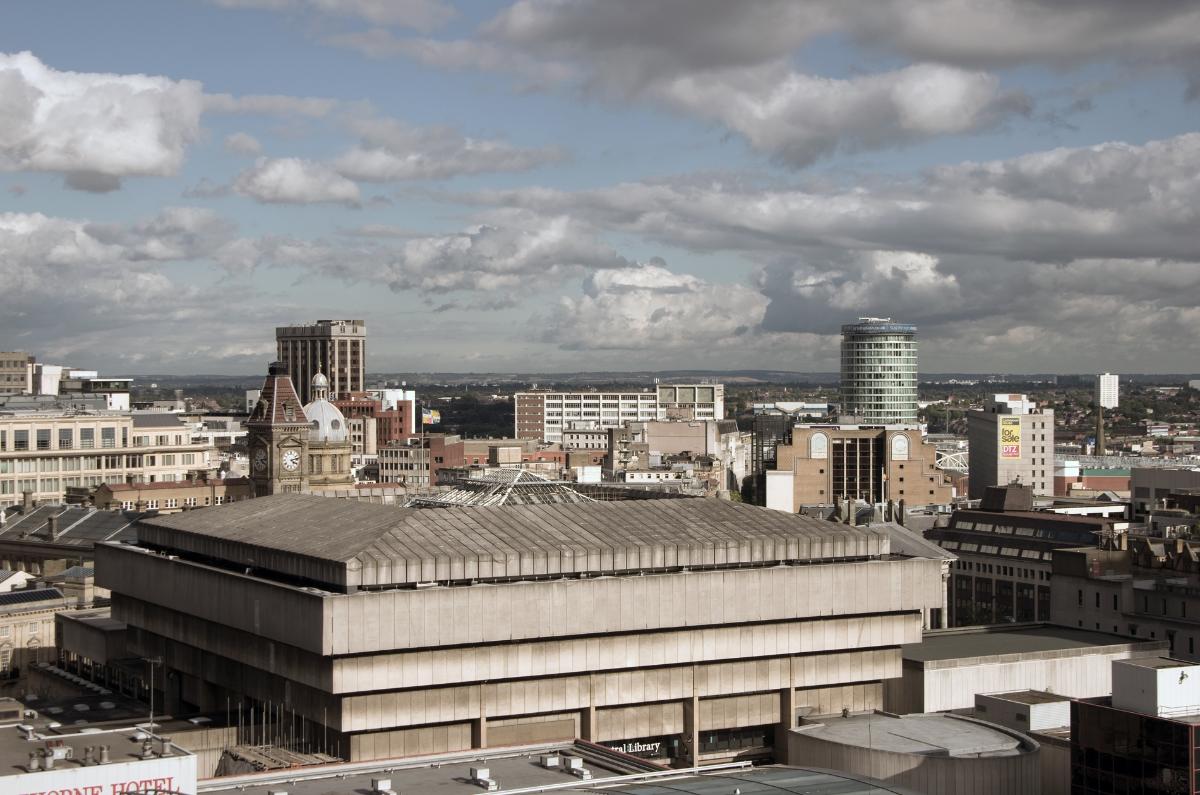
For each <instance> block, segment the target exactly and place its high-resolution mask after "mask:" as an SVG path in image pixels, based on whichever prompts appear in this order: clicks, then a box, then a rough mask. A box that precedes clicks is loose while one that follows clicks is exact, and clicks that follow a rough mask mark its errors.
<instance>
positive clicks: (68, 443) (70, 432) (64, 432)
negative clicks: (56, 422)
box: [58, 428, 75, 450]
mask: <svg viewBox="0 0 1200 795" xmlns="http://www.w3.org/2000/svg"><path fill="white" fill-rule="evenodd" d="M74 446H75V430H74V429H73V428H59V429H58V449H59V450H70V449H71V448H72V447H74Z"/></svg>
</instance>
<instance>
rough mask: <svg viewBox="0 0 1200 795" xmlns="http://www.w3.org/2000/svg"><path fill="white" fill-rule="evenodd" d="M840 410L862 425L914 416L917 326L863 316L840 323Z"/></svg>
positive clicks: (910, 419)
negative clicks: (856, 419) (851, 321)
mask: <svg viewBox="0 0 1200 795" xmlns="http://www.w3.org/2000/svg"><path fill="white" fill-rule="evenodd" d="M841 391H842V414H845V415H850V416H853V417H857V418H859V420H860V421H861V422H862V423H864V424H867V425H893V424H898V423H914V422H916V421H917V327H916V326H913V325H910V324H908V323H893V322H892V319H891V318H878V317H862V318H859V319H858V322H857V323H847V324H845V325H844V326H842V390H841Z"/></svg>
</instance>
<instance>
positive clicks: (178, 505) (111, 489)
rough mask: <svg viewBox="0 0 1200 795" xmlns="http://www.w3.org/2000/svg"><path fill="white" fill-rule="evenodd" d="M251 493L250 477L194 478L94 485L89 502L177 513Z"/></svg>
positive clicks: (105, 506) (114, 507)
mask: <svg viewBox="0 0 1200 795" xmlns="http://www.w3.org/2000/svg"><path fill="white" fill-rule="evenodd" d="M253 496H254V483H253V482H252V481H251V480H250V478H224V479H221V478H207V477H204V478H196V479H192V480H179V481H163V482H159V483H112V484H108V483H105V484H103V485H100V486H97V487H96V491H95V492H93V494H92V503H93V504H94V505H95V506H96V507H97V508H99V509H101V510H103V511H111V510H118V509H119V510H122V511H134V510H137V511H158V512H159V513H178V512H179V511H183V510H187V509H189V508H204V507H207V506H209V505H223V504H225V503H227V502H237V501H238V500H248V499H250V498H252V497H253Z"/></svg>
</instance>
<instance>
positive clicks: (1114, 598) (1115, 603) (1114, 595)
mask: <svg viewBox="0 0 1200 795" xmlns="http://www.w3.org/2000/svg"><path fill="white" fill-rule="evenodd" d="M1116 609H1117V595H1116V594H1113V610H1116Z"/></svg>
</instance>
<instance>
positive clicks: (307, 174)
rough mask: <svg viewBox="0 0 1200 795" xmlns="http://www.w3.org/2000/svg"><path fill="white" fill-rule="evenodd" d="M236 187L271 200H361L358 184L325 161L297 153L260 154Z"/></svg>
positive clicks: (270, 201) (358, 201)
mask: <svg viewBox="0 0 1200 795" xmlns="http://www.w3.org/2000/svg"><path fill="white" fill-rule="evenodd" d="M233 190H234V192H235V193H238V194H241V195H242V196H248V197H250V198H252V199H255V200H257V201H260V202H264V203H268V204H314V203H320V202H333V203H338V204H348V205H352V206H357V205H358V204H360V203H361V196H360V194H359V190H358V185H356V184H354V183H353V182H352V181H350V180H348V179H346V178H345V177H343V176H342V175H340V174H338V173H337V172H336V171H334V170H333V169H331V168H329V167H328V166H326V165H324V164H322V163H316V162H313V161H311V160H303V159H301V158H297V157H282V158H274V159H272V158H266V157H260V158H258V160H256V161H255V162H254V165H253V166H252V167H250V168H248V169H246V170H245V171H243V172H242V173H241V174H238V176H237V178H236V179H235V180H234V181H233Z"/></svg>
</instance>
